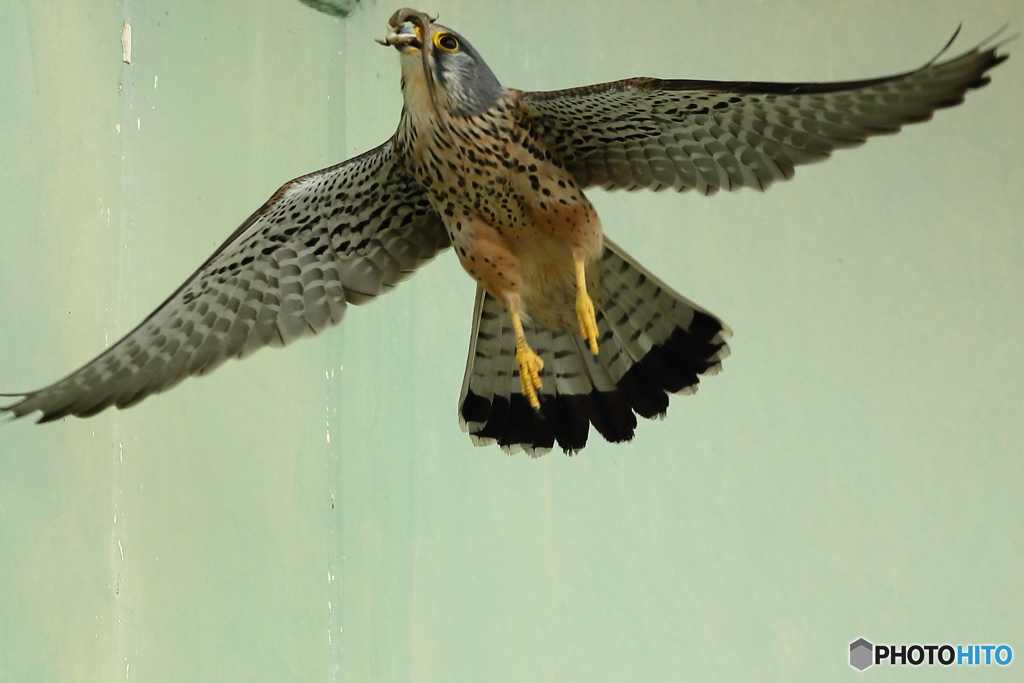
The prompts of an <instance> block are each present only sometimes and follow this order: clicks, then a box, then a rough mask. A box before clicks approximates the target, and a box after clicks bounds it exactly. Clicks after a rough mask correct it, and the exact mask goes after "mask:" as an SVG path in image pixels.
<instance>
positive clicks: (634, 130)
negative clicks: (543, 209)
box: [520, 34, 1007, 195]
mask: <svg viewBox="0 0 1024 683" xmlns="http://www.w3.org/2000/svg"><path fill="white" fill-rule="evenodd" d="M997 35H998V34H997ZM955 37H956V36H955V35H954V38H955ZM993 37H994V36H993ZM990 41H991V39H990ZM990 41H986V42H990ZM950 42H952V40H951V41H950ZM947 47H948V45H947ZM999 47H1000V45H993V46H989V47H985V43H983V44H982V45H979V46H978V47H976V48H974V49H972V50H969V51H967V52H965V53H964V54H962V55H960V56H959V57H954V58H952V59H949V60H947V61H944V62H937V61H935V60H933V61H932V62H930V63H928V64H926V65H925V66H924V67H922V68H920V69H917V70H915V71H909V72H907V73H903V74H898V75H895V76H888V77H884V78H875V79H871V80H862V81H847V82H835V83H756V82H723V81H693V80H660V79H655V78H633V79H628V80H623V81H616V82H612V83H603V84H599V85H592V86H587V87H583V88H573V89H569V90H557V91H551V92H524V93H522V95H521V99H520V106H521V107H522V110H523V111H524V113H525V114H526V117H527V119H528V121H529V124H530V126H531V128H532V130H533V134H534V135H535V136H536V137H538V138H539V139H541V140H543V141H544V142H545V143H546V144H547V146H548V148H549V149H550V150H551V151H552V152H553V153H554V155H555V156H556V157H557V158H560V159H562V160H563V161H564V163H565V165H566V168H568V169H569V170H570V171H571V172H572V173H573V175H574V176H575V178H576V181H577V183H579V185H580V187H581V188H587V187H603V188H604V189H609V190H611V189H625V190H638V189H643V188H647V189H652V190H662V189H665V188H671V189H673V190H676V191H678V192H684V191H687V190H696V191H697V192H699V193H700V194H704V195H710V194H714V193H715V192H717V191H718V190H720V189H723V190H738V189H739V188H741V187H753V188H755V189H758V190H766V189H767V188H768V186H769V185H771V183H772V182H774V181H776V180H788V179H789V178H792V177H793V174H794V166H797V165H799V164H806V163H812V162H816V161H821V160H823V159H826V158H828V156H829V155H830V154H831V152H832V151H833V150H835V149H841V148H845V147H855V146H857V145H860V144H862V143H863V142H864V141H865V140H866V139H867V138H868V137H870V136H872V135H879V134H885V133H895V132H897V131H898V130H899V129H900V127H901V126H903V125H905V124H908V123H914V122H918V121H925V120H927V119H929V118H931V116H932V113H933V112H934V111H935V110H936V109H941V108H943V107H951V106H954V105H956V104H959V103H960V102H962V101H963V99H964V94H965V93H966V91H967V90H969V89H972V88H980V87H982V86H984V85H985V84H987V83H988V81H989V78H988V76H986V72H987V71H988V70H990V69H992V68H993V67H995V66H996V65H998V64H1000V63H1001V62H1003V61H1004V60H1005V59H1006V57H1007V56H1006V55H1000V54H997V53H996V51H997V50H998V48H999ZM936 59H937V58H936Z"/></svg>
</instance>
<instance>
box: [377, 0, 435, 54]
mask: <svg viewBox="0 0 1024 683" xmlns="http://www.w3.org/2000/svg"><path fill="white" fill-rule="evenodd" d="M435 19H436V17H435V18H434V19H432V18H431V17H430V16H428V15H426V14H424V13H423V12H417V11H416V10H414V9H409V8H408V7H406V8H403V9H400V10H398V11H397V12H395V13H394V14H392V15H391V19H389V20H388V33H387V35H386V36H385V37H384V40H379V39H378V40H377V42H378V43H380V44H381V45H392V46H394V47H395V49H397V50H398V51H399V52H406V51H408V50H422V49H423V36H425V35H426V34H427V30H428V28H429V27H430V24H432V23H433V22H434V21H435Z"/></svg>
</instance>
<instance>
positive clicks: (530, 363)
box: [516, 344, 544, 410]
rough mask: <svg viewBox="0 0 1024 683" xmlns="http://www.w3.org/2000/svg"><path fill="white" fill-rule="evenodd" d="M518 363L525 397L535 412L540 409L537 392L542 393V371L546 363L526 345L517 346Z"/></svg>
mask: <svg viewBox="0 0 1024 683" xmlns="http://www.w3.org/2000/svg"><path fill="white" fill-rule="evenodd" d="M516 363H518V364H519V382H520V384H522V385H523V396H525V397H526V400H528V401H529V402H530V407H531V408H533V409H534V410H539V409H540V399H538V398H537V392H538V391H540V388H541V382H540V371H541V370H542V369H543V368H544V361H543V360H541V358H540V356H538V355H537V354H536V353H534V352H533V349H531V348H530V347H529V346H527V345H526V344H522V345H520V344H516Z"/></svg>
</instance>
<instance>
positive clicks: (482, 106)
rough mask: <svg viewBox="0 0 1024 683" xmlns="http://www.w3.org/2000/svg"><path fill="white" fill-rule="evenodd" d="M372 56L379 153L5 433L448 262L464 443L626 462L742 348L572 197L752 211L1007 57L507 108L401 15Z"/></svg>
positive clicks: (143, 390)
mask: <svg viewBox="0 0 1024 683" xmlns="http://www.w3.org/2000/svg"><path fill="white" fill-rule="evenodd" d="M954 38H955V35H954ZM379 42H381V43H383V44H384V45H388V46H392V47H394V48H395V49H396V50H397V51H398V53H399V57H400V62H401V72H402V93H403V97H404V106H403V108H402V115H401V119H400V122H399V124H398V130H397V131H396V132H395V134H394V135H393V136H392V137H391V138H390V139H389V140H387V141H386V142H384V143H383V144H382V145H380V146H379V147H376V148H375V149H371V150H370V151H368V152H365V153H363V154H361V155H359V156H357V157H355V158H353V159H349V160H348V161H345V162H343V163H340V164H338V165H336V166H331V167H330V168H325V169H323V170H320V171H316V172H314V173H310V174H309V175H304V176H301V177H299V178H296V179H294V180H291V181H289V182H287V183H285V184H284V185H283V186H281V188H280V189H278V190H277V192H275V193H274V194H273V195H272V196H271V197H270V199H268V200H267V202H266V203H265V204H264V205H263V206H261V207H260V208H259V209H257V210H256V212H255V213H253V214H252V215H251V216H250V217H249V218H248V219H246V220H245V221H244V222H243V223H242V225H241V226H239V228H238V229H237V230H235V232H234V233H232V234H231V236H230V237H228V239H227V241H225V242H224V243H223V244H222V245H221V246H220V248H218V249H217V250H216V251H215V252H214V253H213V255H212V256H210V258H208V259H207V260H206V262H205V263H203V264H202V265H201V266H200V267H199V269H198V270H197V271H196V272H195V273H193V274H192V276H191V277H189V278H188V279H187V280H186V281H185V283H184V284H182V285H181V286H180V287H179V288H178V289H177V290H176V291H175V292H174V293H173V294H171V296H170V297H168V299H167V300H166V301H164V303H163V304H161V305H160V306H159V307H158V308H157V309H156V310H155V311H154V312H153V313H152V314H150V316H149V317H148V318H146V319H145V320H144V321H142V323H141V324H140V325H139V326H138V327H136V328H135V329H134V330H132V331H131V332H129V333H128V334H127V335H126V336H125V337H124V338H123V339H121V340H120V341H118V342H117V343H116V344H114V345H113V346H111V347H110V348H108V349H107V350H106V351H104V352H103V353H101V354H100V355H99V356H97V357H96V358H95V359H93V360H92V361H90V362H89V363H87V364H85V365H84V366H82V367H81V368H79V369H78V370H76V371H74V372H73V373H71V374H70V375H68V376H67V377H65V378H64V379H62V380H60V381H58V382H55V383H54V384H51V385H49V386H47V387H45V388H42V389H39V390H37V391H31V392H27V393H22V394H7V396H10V397H14V398H15V399H16V400H15V401H14V402H13V403H10V404H9V405H6V406H3V407H0V417H3V416H6V417H9V418H19V417H22V416H25V415H28V414H30V413H33V412H35V411H39V412H40V413H41V417H40V420H39V421H40V422H48V421H52V420H57V419H60V418H63V417H65V416H68V415H76V416H79V417H87V416H90V415H95V414H96V413H98V412H100V411H102V410H104V409H106V408H107V407H109V406H117V407H118V408H126V407H128V406H132V405H135V404H136V403H138V402H140V401H142V400H143V399H144V398H146V397H147V396H149V395H150V394H154V393H158V392H161V391H165V390H167V389H169V388H170V387H172V386H174V385H175V384H177V383H178V382H180V381H181V380H183V379H184V378H186V377H188V376H189V375H203V374H206V373H208V372H210V371H211V370H213V369H214V368H216V367H218V366H219V365H220V364H221V363H223V362H224V361H225V360H227V359H228V358H244V357H245V356H248V355H249V354H251V353H253V352H254V351H256V350H257V349H260V348H263V347H264V346H285V345H287V344H289V343H291V342H292V341H294V340H296V339H298V338H300V337H304V336H311V335H315V334H318V333H319V332H321V331H323V330H324V329H326V328H328V327H331V326H333V325H337V324H338V323H340V322H341V320H342V317H343V316H344V314H345V311H346V309H347V306H348V304H364V303H367V302H369V301H371V300H373V299H375V298H376V297H377V296H379V295H381V294H384V293H385V292H388V291H390V290H391V289H392V288H394V287H395V286H396V285H397V284H398V283H399V282H401V281H402V280H405V279H406V278H408V277H409V276H411V275H412V274H413V273H414V272H415V271H416V269H417V268H419V267H420V266H422V265H424V264H425V263H427V262H428V261H430V260H431V259H433V258H434V257H435V256H436V255H437V254H438V253H440V252H442V251H444V250H445V249H447V248H448V247H454V248H455V252H456V253H457V255H458V258H459V261H460V263H461V264H462V266H463V268H464V269H465V270H466V271H467V272H468V273H469V274H470V275H471V276H472V277H473V279H475V280H476V282H477V293H476V305H475V310H474V312H473V329H472V333H471V338H470V348H469V359H468V362H467V365H466V373H465V377H464V379H463V385H462V393H461V396H460V398H459V417H460V423H461V425H462V427H463V429H464V430H465V431H467V432H468V433H469V434H470V436H471V437H472V439H473V441H474V443H476V444H477V445H485V444H491V443H497V444H499V445H500V446H501V447H502V448H504V449H505V450H506V451H509V452H514V451H516V450H520V449H522V450H525V451H526V452H527V453H529V454H530V455H541V454H543V453H546V452H547V451H548V450H550V449H551V448H552V447H553V446H554V445H555V444H556V443H557V445H558V446H559V447H561V448H562V449H563V450H564V451H565V452H567V453H573V452H576V451H578V450H580V449H581V448H583V447H584V446H585V445H586V443H587V438H588V435H589V432H590V426H591V425H593V427H594V428H595V429H596V430H597V432H598V433H600V434H601V436H603V437H604V438H605V439H606V440H608V441H611V442H623V441H629V440H630V439H631V438H632V437H633V433H634V430H635V428H636V426H637V419H636V416H637V415H640V416H641V417H645V418H654V417H660V416H663V415H664V414H665V411H666V409H667V407H668V402H669V394H673V393H692V392H694V391H695V390H696V389H697V384H698V382H699V379H700V377H701V376H702V375H711V374H715V373H717V372H718V371H719V369H720V368H721V362H722V359H723V358H724V357H725V356H726V355H727V354H728V352H729V348H728V346H727V344H726V340H727V338H728V337H729V335H730V334H731V332H730V330H729V328H728V326H727V325H726V324H725V323H723V322H722V321H721V320H719V319H718V318H717V317H715V316H714V315H713V314H712V313H710V312H708V311H707V310H705V309H703V308H701V307H700V306H697V305H696V304H694V303H692V302H690V301H688V300H687V299H685V298H683V297H682V296H680V295H679V294H678V293H676V292H675V291H673V290H672V289H671V288H670V287H669V286H668V285H666V284H665V283H664V282H663V281H661V280H659V279H658V278H657V277H655V276H654V275H653V274H652V273H650V272H648V271H647V270H646V269H645V268H644V267H643V266H641V265H640V264H639V263H637V262H636V260H634V259H633V258H632V257H630V256H629V254H627V253H626V252H625V251H623V249H622V248H620V247H619V246H618V245H617V244H615V243H614V242H612V241H611V240H610V239H608V238H607V237H605V236H604V230H603V227H602V225H601V220H600V218H599V217H598V215H597V212H596V211H595V210H594V207H593V205H592V204H591V203H590V201H588V199H587V197H586V195H585V194H584V191H585V190H588V189H591V188H598V187H599V188H603V189H608V190H612V189H624V190H640V189H649V190H655V191H658V190H664V189H671V190H675V191H677V192H686V191H691V190H692V191H695V192H697V193H700V194H702V195H711V194H714V193H716V192H718V191H719V190H738V189H740V188H742V187H750V188H754V189H755V190H761V191H763V190H766V189H768V187H769V186H770V185H771V184H772V183H773V182H775V181H777V180H788V179H789V178H792V177H793V173H794V167H795V166H797V165H799V164H806V163H812V162H816V161H822V160H824V159H826V158H828V157H829V155H830V154H831V152H832V151H833V150H836V149H840V148H845V147H855V146H857V145H860V144H861V143H863V142H864V141H865V140H866V139H867V138H868V137H869V136H871V135H879V134H886V133H895V132H896V131H898V130H899V129H900V127H901V126H903V125H904V124H908V123H914V122H918V121H924V120H927V119H929V118H931V116H932V113H933V112H934V111H935V110H936V109H940V108H943V107H950V106H953V105H956V104H959V103H960V102H962V101H963V98H964V94H965V93H966V92H967V91H968V90H970V89H972V88H979V87H981V86H983V85H985V84H986V83H988V81H989V78H988V76H987V75H986V74H987V72H988V71H989V70H990V69H992V68H993V67H995V66H996V65H998V64H999V63H1001V62H1002V61H1004V60H1005V59H1006V57H1007V56H1006V55H1005V54H999V53H998V50H999V48H1000V47H1001V44H996V45H992V44H991V42H992V39H990V40H988V41H986V42H985V43H982V44H981V45H979V46H978V47H976V48H974V49H972V50H968V51H967V52H965V53H964V54H962V55H960V56H958V57H954V58H951V59H947V60H945V61H939V57H936V58H935V59H933V60H932V61H930V62H929V63H927V64H926V65H924V66H923V67H921V68H920V69H916V70H914V71H909V72H907V73H903V74H898V75H895V76H887V77H883V78H872V79H867V80H861V81H847V82H835V83H758V82H722V81H696V80H661V79H656V78H632V79H627V80H623V81H615V82H612V83H602V84H598V85H590V86H585V87H580V88H570V89H568V90H556V91H552V92H529V91H522V90H514V89H512V88H506V87H503V86H502V85H501V83H499V81H498V79H497V78H496V77H495V75H494V74H493V73H492V72H491V69H490V68H489V67H488V66H487V64H486V63H485V62H484V60H483V58H482V57H481V56H480V54H479V53H478V52H477V51H476V50H475V49H474V48H473V46H472V45H470V43H469V42H468V41H467V40H466V39H465V38H464V37H462V36H461V35H459V34H458V33H456V32H455V31H452V30H451V29H449V28H446V27H444V26H442V25H440V24H438V23H436V21H435V19H432V18H431V17H429V16H428V15H426V14H424V13H422V12H418V11H416V10H412V9H401V10H399V11H397V12H396V13H395V14H394V15H393V16H392V17H391V19H390V20H389V21H388V26H387V35H386V38H385V39H384V40H383V41H379ZM951 42H952V40H951V41H950V43H951ZM947 48H948V45H947ZM944 51H945V50H943V52H944ZM940 54H941V53H940Z"/></svg>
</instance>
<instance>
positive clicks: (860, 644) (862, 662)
mask: <svg viewBox="0 0 1024 683" xmlns="http://www.w3.org/2000/svg"><path fill="white" fill-rule="evenodd" d="M874 650H875V646H874V645H872V644H871V643H869V642H868V641H866V640H864V639H863V638H858V639H857V640H855V641H853V642H852V643H850V666H852V667H853V668H854V669H856V670H857V671H863V670H864V669H866V668H868V667H869V666H871V665H872V664H874V662H873V661H872V660H873V659H874V657H873V656H872V655H873V654H874Z"/></svg>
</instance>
